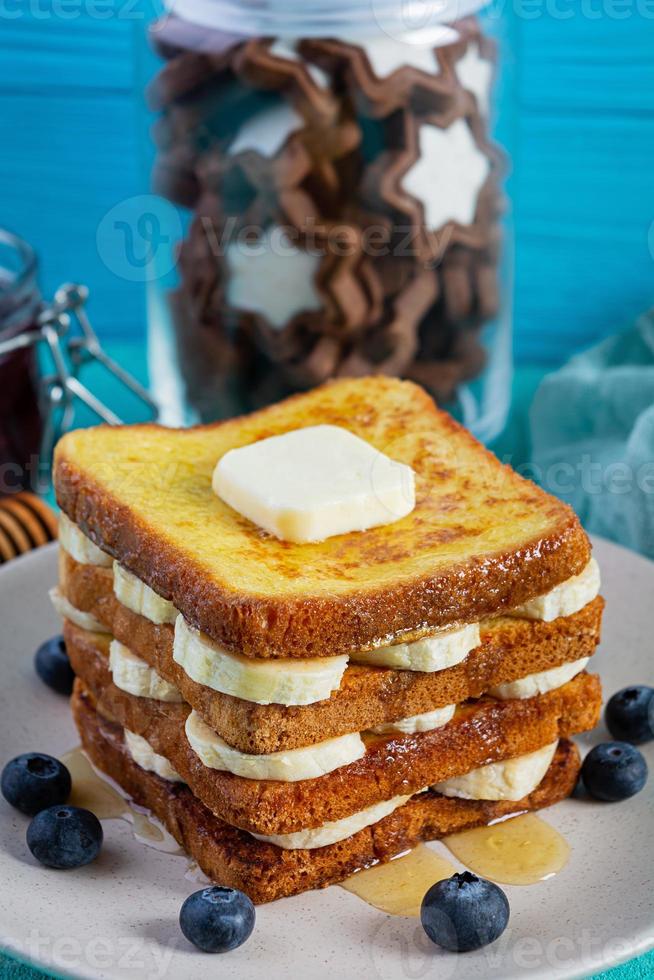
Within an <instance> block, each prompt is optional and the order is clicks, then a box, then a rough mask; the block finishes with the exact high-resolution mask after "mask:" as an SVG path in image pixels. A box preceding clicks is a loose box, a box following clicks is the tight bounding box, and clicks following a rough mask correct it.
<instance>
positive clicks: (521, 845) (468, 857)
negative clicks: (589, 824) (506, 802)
mask: <svg viewBox="0 0 654 980" xmlns="http://www.w3.org/2000/svg"><path fill="white" fill-rule="evenodd" d="M443 843H444V844H445V846H446V847H447V848H448V849H449V850H450V851H451V852H452V854H453V855H454V856H455V857H456V858H458V860H459V861H461V863H462V864H465V865H466V867H468V868H470V870H471V871H474V872H475V873H476V874H479V875H481V876H482V877H483V878H489V879H490V880H491V881H496V882H498V883H499V884H503V885H534V884H536V883H537V882H539V881H545V880H546V879H547V878H551V877H553V876H554V875H555V874H558V873H559V871H562V870H563V868H564V867H565V866H566V864H567V863H568V860H569V858H570V845H569V844H568V842H567V841H566V839H565V838H564V837H562V836H561V834H560V833H559V832H558V830H555V829H554V827H551V826H550V825H549V824H548V823H545V821H544V820H541V818H540V817H537V816H536V815H535V814H534V813H525V814H523V815H521V816H519V817H511V818H510V819H508V820H503V821H501V822H500V823H495V824H491V825H490V826H489V827H477V828H475V829H474V830H464V831H462V832H461V833H460V834H450V836H449V837H445V838H444V840H443Z"/></svg>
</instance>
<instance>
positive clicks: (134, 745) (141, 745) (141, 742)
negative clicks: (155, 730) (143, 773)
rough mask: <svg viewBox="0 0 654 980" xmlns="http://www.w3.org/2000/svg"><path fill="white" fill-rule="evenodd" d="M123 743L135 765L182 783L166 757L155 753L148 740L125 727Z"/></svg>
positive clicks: (172, 781)
mask: <svg viewBox="0 0 654 980" xmlns="http://www.w3.org/2000/svg"><path fill="white" fill-rule="evenodd" d="M125 745H126V746H127V751H128V752H129V754H130V755H131V757H132V759H133V760H134V762H135V763H136V764H137V766H140V767H141V769H146V770H147V771H148V772H155V773H156V774H157V776H161V778H162V779H167V780H168V781H169V782H171V783H183V782H184V780H183V779H182V777H181V776H180V775H179V773H177V772H176V771H175V770H174V769H173V767H172V766H171V764H170V763H169V761H168V759H165V758H164V756H163V755H157V753H156V752H155V751H154V749H153V748H152V746H151V745H150V743H149V742H147V741H146V740H145V739H144V738H142V737H141V736H140V735H136V734H135V733H134V732H130V731H129V729H128V728H126V729H125Z"/></svg>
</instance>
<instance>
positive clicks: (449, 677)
mask: <svg viewBox="0 0 654 980" xmlns="http://www.w3.org/2000/svg"><path fill="white" fill-rule="evenodd" d="M112 581H113V577H112V573H111V569H106V568H97V567H96V566H93V565H80V564H79V563H78V562H76V561H75V560H74V559H73V558H71V557H70V555H66V554H65V553H63V552H62V554H61V560H60V589H61V591H62V592H63V594H64V595H65V596H66V597H67V598H68V599H69V601H70V602H71V603H72V605H73V606H75V607H76V608H77V609H81V610H82V611H84V612H90V613H92V614H93V615H94V616H95V617H96V618H97V619H98V620H99V621H100V622H102V623H103V624H104V625H105V626H106V628H107V629H108V631H109V632H110V633H111V634H112V635H113V636H115V637H116V638H117V639H118V640H120V642H121V643H123V644H125V646H127V647H129V648H130V649H131V650H132V652H133V653H135V654H136V655H137V656H138V657H140V658H141V659H142V660H144V661H145V662H146V663H147V664H149V665H150V666H151V667H153V668H154V669H155V670H156V671H157V672H158V673H159V674H160V675H161V676H162V677H163V678H164V679H165V680H167V681H168V682H169V683H171V684H174V685H175V686H176V687H177V688H179V690H180V691H181V693H182V695H183V697H184V700H185V701H188V703H189V704H190V705H191V706H192V707H193V708H194V709H195V710H196V711H197V712H198V713H199V714H200V715H201V716H202V718H204V720H205V721H206V723H207V724H208V725H209V727H210V728H213V730H214V731H216V732H218V734H219V735H221V736H222V737H223V738H224V739H225V741H226V742H228V743H229V744H230V745H233V746H235V747H236V748H238V749H240V750H241V751H242V752H251V753H265V752H278V751H280V750H282V749H296V748H298V747H300V746H304V745H312V744H313V743H314V742H320V741H322V740H324V739H327V738H334V737H335V736H338V735H345V734H347V733H349V732H358V731H363V730H364V729H367V728H374V727H376V726H377V725H381V724H383V723H385V722H391V721H397V720H398V719H400V718H408V717H411V716H413V715H419V714H423V713H424V712H426V711H433V710H434V709H435V708H440V707H442V706H444V705H447V704H459V703H460V702H461V701H466V700H467V699H468V698H477V697H480V696H481V695H482V694H484V693H485V692H486V691H488V690H489V689H490V688H491V687H495V686H496V685H498V684H504V683H506V682H507V681H514V680H517V679H518V678H520V677H526V676H527V675H528V674H534V673H537V672H539V671H543V670H550V669H551V668H553V667H559V666H561V664H564V663H568V662H570V661H574V660H580V659H581V658H582V657H590V656H592V655H593V653H594V652H595V649H596V646H597V644H598V643H599V640H600V624H601V618H602V609H603V606H604V601H603V599H601V598H600V597H598V598H597V599H595V600H594V601H593V602H591V603H589V604H588V605H587V606H585V607H584V608H583V609H581V610H579V612H577V613H574V614H573V615H572V616H564V617H561V618H559V619H556V620H554V621H553V622H551V623H545V622H541V621H539V620H525V619H514V618H511V617H508V616H503V617H498V618H497V619H494V620H484V621H483V622H482V628H481V645H480V646H478V647H477V648H476V649H474V650H473V651H471V653H469V654H468V656H467V657H466V659H465V660H464V661H463V663H460V664H457V665H456V666H454V667H448V668H446V669H445V670H439V671H435V672H432V673H421V672H419V671H411V670H392V669H390V668H385V667H367V666H362V665H357V664H350V665H349V666H348V668H347V669H346V671H345V674H344V675H343V680H342V681H341V686H340V688H339V689H338V690H337V691H334V693H333V694H332V696H331V697H330V698H328V699H326V700H324V701H319V702H317V703H315V704H310V705H305V706H295V707H285V706H284V705H280V704H268V705H263V704H255V703H253V702H252V701H244V700H242V699H241V698H237V697H232V696H230V695H229V694H221V693H220V692H219V691H214V690H212V689H211V688H209V687H206V686H204V685H203V684H198V683H196V681H194V680H192V679H191V678H190V677H189V676H188V674H187V673H186V672H185V670H184V669H183V668H182V667H180V665H179V664H177V663H176V662H175V661H174V659H173V627H172V626H169V625H167V624H163V625H160V626H157V625H155V624H154V623H152V622H151V621H150V620H148V619H145V618H144V617H143V616H139V615H137V614H136V613H133V612H131V611H130V610H129V609H127V608H126V607H125V606H123V605H122V604H121V603H120V602H118V600H117V599H116V597H115V595H114V594H113V591H112ZM64 635H65V636H66V637H67V639H68V640H69V642H74V637H75V635H77V637H78V639H77V644H78V645H79V643H80V642H83V635H80V632H79V631H76V627H75V626H74V625H73V624H70V623H67V624H66V625H65V627H64Z"/></svg>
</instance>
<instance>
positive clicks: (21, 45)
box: [0, 0, 654, 364]
mask: <svg viewBox="0 0 654 980" xmlns="http://www.w3.org/2000/svg"><path fill="white" fill-rule="evenodd" d="M148 2H149V0H136V3H135V2H133V0H3V2H2V3H1V4H0V124H1V128H0V134H1V135H0V140H1V143H0V223H2V224H4V225H6V226H9V227H11V228H13V229H15V230H16V231H18V232H19V233H21V234H22V235H23V236H25V237H26V238H28V239H29V240H30V241H32V242H33V243H34V244H35V245H36V246H37V248H38V249H39V251H40V253H41V255H42V261H43V280H44V286H45V289H46V290H51V289H52V288H53V287H54V286H55V285H56V284H57V283H58V282H60V281H62V280H65V279H69V278H72V277H74V278H78V279H81V280H83V281H85V282H87V283H89V284H90V285H91V286H92V288H93V305H92V312H93V314H94V317H95V321H96V322H97V324H98V325H99V327H100V328H101V329H102V331H103V333H104V334H105V335H111V336H112V337H115V338H117V339H119V338H120V339H122V338H127V337H143V336H144V296H143V289H142V287H141V286H139V285H138V284H133V283H129V282H126V281H124V280H123V279H121V278H119V277H117V276H115V275H113V274H112V273H111V272H110V271H109V270H108V269H107V268H106V267H105V266H104V265H103V263H102V262H101V261H100V259H99V257H98V254H97V250H96V244H95V236H96V229H97V226H98V224H99V222H100V220H101V218H102V216H103V215H104V214H105V213H106V212H107V211H108V210H109V209H110V207H111V206H112V205H114V204H116V203H117V202H119V201H121V200H123V199H124V198H126V197H129V196H131V195H133V194H136V193H139V192H140V191H142V190H144V187H145V184H144V181H145V174H146V169H147V168H146V165H145V161H144V152H145V141H144V140H143V133H144V131H145V128H146V119H145V113H144V107H143V103H142V96H141V92H142V78H143V77H144V76H145V75H147V72H148V65H147V62H148V52H147V48H146V44H145V41H144V35H145V24H146V22H147V20H148V19H149V18H151V17H152V15H153V10H152V9H151V8H150V7H148ZM519 2H520V0H513V3H511V2H510V0H506V2H505V3H504V5H503V6H504V16H506V17H507V18H509V19H510V21H511V24H510V26H511V33H512V37H513V52H514V55H515V59H516V71H515V81H514V85H513V86H512V90H513V97H514V99H515V104H516V108H517V116H516V122H515V147H514V161H515V174H514V178H513V185H512V193H513V197H514V201H515V220H516V232H517V253H516V261H517V280H516V305H515V323H516V349H517V355H518V359H519V360H521V361H523V362H540V363H543V364H556V363H559V362H561V361H562V360H564V359H565V358H566V357H567V355H568V354H569V353H570V352H571V351H574V350H577V349H579V348H580V347H583V346H585V345H587V344H588V343H589V342H591V341H593V340H594V339H595V338H597V337H600V336H603V335H606V334H608V333H611V332H613V331H614V330H615V329H617V328H618V327H620V326H621V325H623V324H625V323H627V322H629V321H630V320H631V318H632V317H633V316H635V315H636V314H637V313H638V312H639V311H641V310H642V309H644V308H645V307H647V306H649V305H651V303H652V302H653V300H654V260H653V256H652V252H653V251H654V227H653V225H652V223H653V222H654V177H653V169H654V168H653V160H654V3H653V2H652V0H578V2H574V0H522V4H523V5H522V7H516V4H517V3H519ZM138 3H140V6H138V5H137V4H138ZM498 3H499V4H500V6H501V0H498ZM512 111H513V110H512V107H510V106H507V108H506V112H507V113H509V112H512Z"/></svg>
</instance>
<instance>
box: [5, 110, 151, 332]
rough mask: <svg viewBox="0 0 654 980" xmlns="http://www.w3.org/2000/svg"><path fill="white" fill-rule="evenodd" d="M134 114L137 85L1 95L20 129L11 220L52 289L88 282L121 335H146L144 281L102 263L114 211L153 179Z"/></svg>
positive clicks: (102, 314)
mask: <svg viewBox="0 0 654 980" xmlns="http://www.w3.org/2000/svg"><path fill="white" fill-rule="evenodd" d="M134 116H135V114H134V98H133V96H132V95H131V94H130V93H127V94H124V95H122V96H120V95H112V94H108V93H105V94H104V95H103V97H102V100H101V103H100V102H99V101H98V100H97V99H96V100H90V99H89V98H88V97H85V96H78V97H71V96H67V97H65V96H61V95H57V94H52V93H50V94H49V95H48V97H47V98H41V97H40V96H39V95H36V94H35V95H27V94H22V95H15V94H9V95H8V94H6V93H5V94H2V93H0V118H2V120H3V127H5V130H6V131H7V132H10V133H12V134H14V139H12V140H7V141H6V142H5V145H4V147H3V153H2V155H1V157H0V187H1V188H4V189H5V190H4V192H3V193H2V222H3V224H6V225H7V226H8V227H11V228H12V229H14V230H15V231H17V232H18V233H19V234H21V235H23V237H25V238H26V239H27V240H28V241H30V242H32V244H33V245H34V246H35V247H36V248H37V250H38V252H39V254H40V256H41V261H42V271H43V276H42V279H43V287H44V290H45V291H46V292H47V293H51V292H52V290H53V289H54V288H55V287H56V286H57V285H58V284H59V283H60V282H62V281H64V280H67V279H72V278H76V279H80V280H82V281H83V282H86V283H87V284H88V285H89V286H90V287H91V288H92V293H93V306H92V309H93V313H94V316H95V318H96V322H97V323H98V324H99V326H100V327H101V329H103V330H106V331H107V332H109V333H111V334H113V335H117V336H120V335H121V334H122V335H125V334H132V333H133V332H134V331H140V332H141V335H142V334H143V330H144V325H143V320H144V316H143V307H144V298H143V294H142V288H141V287H140V286H139V285H136V284H133V283H130V282H126V281H125V280H124V279H121V278H120V277H118V276H116V275H114V274H113V273H112V272H111V271H110V270H109V269H107V268H106V266H105V265H104V264H103V263H102V262H101V261H100V259H99V256H98V252H97V248H96V232H97V229H98V226H99V224H100V222H101V220H102V218H103V217H104V215H105V213H106V212H107V211H108V210H109V209H110V208H111V207H112V206H113V205H114V204H116V203H117V202H118V201H121V200H124V199H125V198H128V197H131V196H132V195H134V194H136V193H138V192H139V191H141V190H142V189H143V186H144V183H145V175H141V173H140V172H139V166H138V162H139V146H140V133H139V131H138V127H137V125H136V124H135V118H134ZM9 188H10V189H11V190H10V193H7V189H9Z"/></svg>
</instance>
